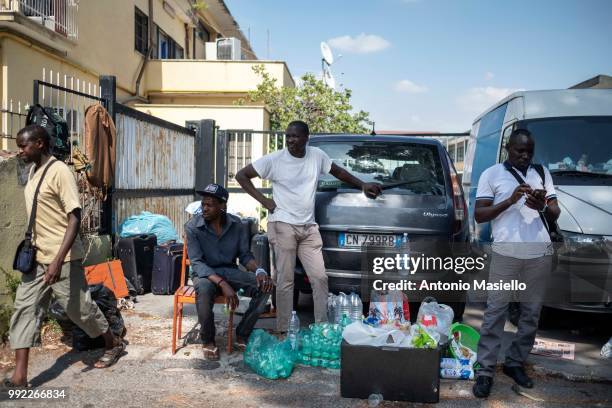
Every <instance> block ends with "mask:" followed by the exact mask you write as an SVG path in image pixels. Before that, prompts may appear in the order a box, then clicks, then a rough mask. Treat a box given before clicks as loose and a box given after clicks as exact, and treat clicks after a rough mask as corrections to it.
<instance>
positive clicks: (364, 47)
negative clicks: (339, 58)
mask: <svg viewBox="0 0 612 408" xmlns="http://www.w3.org/2000/svg"><path fill="white" fill-rule="evenodd" d="M328 43H329V45H331V46H332V47H333V48H335V49H337V50H340V51H343V52H348V53H354V54H369V53H372V52H378V51H382V50H384V49H386V48H389V47H390V46H391V43H390V42H389V41H387V40H385V39H384V38H382V37H381V36H379V35H374V34H365V33H361V34H359V35H357V36H355V37H351V36H350V35H343V36H341V37H335V38H331V39H330V40H328Z"/></svg>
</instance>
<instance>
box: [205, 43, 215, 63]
mask: <svg viewBox="0 0 612 408" xmlns="http://www.w3.org/2000/svg"><path fill="white" fill-rule="evenodd" d="M204 52H205V53H206V54H205V56H204V58H205V59H207V60H216V59H217V43H216V42H207V43H204Z"/></svg>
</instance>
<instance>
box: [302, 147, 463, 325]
mask: <svg viewBox="0 0 612 408" xmlns="http://www.w3.org/2000/svg"><path fill="white" fill-rule="evenodd" d="M309 145H310V146H314V147H318V148H320V149H321V150H323V151H324V152H325V153H327V155H328V156H329V157H330V158H331V159H332V161H333V162H334V163H336V164H337V165H339V166H342V167H343V168H345V169H346V170H348V171H350V172H351V173H352V174H353V175H355V176H356V177H358V178H360V179H361V180H363V181H365V182H377V183H380V184H382V186H383V194H382V195H381V196H379V197H378V198H376V199H369V198H367V197H366V196H365V195H364V194H363V193H362V192H361V191H359V190H357V189H355V188H353V187H351V186H349V185H346V184H344V183H342V182H341V181H339V180H337V179H336V178H334V177H333V176H331V175H325V176H322V177H321V178H320V179H319V184H318V189H317V195H316V207H315V217H316V221H317V223H318V224H319V228H320V231H321V237H322V239H323V257H324V260H325V266H326V269H327V274H328V277H329V289H330V291H331V292H335V293H337V292H340V291H343V292H347V293H348V292H351V291H355V292H357V293H361V292H362V287H363V288H367V287H366V286H363V285H362V284H363V274H364V272H362V271H363V269H364V267H363V266H362V264H363V262H364V251H381V253H385V254H391V255H392V254H393V253H405V252H407V251H406V248H409V251H410V256H411V257H412V256H416V255H418V254H417V253H415V252H414V251H415V248H418V247H419V245H418V244H419V243H424V242H425V243H427V242H430V243H431V246H436V245H439V244H440V243H445V244H446V245H448V244H451V245H452V244H453V243H457V244H464V243H467V242H468V225H467V208H466V205H465V201H464V198H463V191H462V189H461V183H460V180H459V179H458V176H457V172H456V171H455V168H454V166H453V163H452V161H451V159H450V157H449V156H448V154H447V152H446V150H445V149H444V147H443V146H442V144H441V143H440V142H439V141H437V140H434V139H429V138H424V137H408V136H379V135H316V136H311V138H310V142H309ZM460 246H461V245H460ZM429 255H431V253H430V254H429ZM388 256H390V255H388ZM366 273H367V272H366ZM447 275H448V276H446V277H443V279H445V280H456V279H457V275H456V274H455V273H454V271H451V272H449V273H447ZM435 276H436V277H440V275H439V274H438V275H435ZM384 278H385V280H386V281H393V280H396V281H399V280H401V279H408V280H413V281H417V282H420V281H422V280H423V279H432V275H431V274H427V273H425V272H423V273H420V272H416V273H414V274H409V275H406V274H405V273H403V274H400V273H397V272H396V273H391V274H386V275H385V276H384ZM436 279H437V278H436ZM300 281H303V280H302V279H296V283H298V282H300ZM298 285H299V283H298ZM364 290H365V289H364ZM424 295H426V294H425V293H422V292H419V293H412V292H411V293H409V295H408V296H409V300H410V301H419V300H421V299H419V298H417V297H419V296H424ZM362 297H364V294H362ZM444 303H448V304H450V305H451V306H452V307H453V309H455V314H456V317H458V318H459V317H460V316H461V315H462V314H463V307H464V305H463V303H462V302H457V304H451V302H444Z"/></svg>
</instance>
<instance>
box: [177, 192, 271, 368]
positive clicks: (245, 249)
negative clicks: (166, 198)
mask: <svg viewBox="0 0 612 408" xmlns="http://www.w3.org/2000/svg"><path fill="white" fill-rule="evenodd" d="M198 194H201V195H202V213H201V214H198V215H196V216H194V217H193V218H192V219H191V220H189V221H188V222H187V224H185V232H186V235H187V254H188V256H189V260H190V262H191V278H192V280H193V285H194V287H195V290H196V309H197V312H198V321H199V323H200V336H201V338H202V344H203V346H202V347H203V352H204V358H205V359H207V360H218V359H219V349H218V348H217V346H216V345H215V321H214V315H213V306H214V300H215V296H216V295H217V294H223V296H225V297H226V298H227V300H228V306H229V307H230V308H232V309H233V308H235V307H237V306H238V296H237V295H236V291H238V290H240V289H242V290H244V293H245V295H246V296H248V297H250V298H251V303H250V304H249V307H248V309H247V311H246V312H245V313H244V316H243V317H242V320H241V321H240V323H239V324H238V326H237V327H236V343H237V346H239V347H244V346H245V345H246V341H247V340H248V338H249V335H250V334H251V331H252V330H253V327H254V326H255V323H256V322H257V319H258V318H259V315H260V314H261V313H262V312H263V311H264V309H265V306H266V303H267V301H268V297H269V296H270V292H271V291H272V281H271V280H270V278H269V276H268V273H267V272H266V271H265V270H264V269H262V268H259V267H258V266H257V263H256V262H255V257H254V256H253V254H252V253H251V251H250V239H249V232H248V228H247V226H246V225H245V224H243V223H242V222H241V220H240V218H238V217H236V216H235V215H232V214H228V213H227V212H226V205H227V200H228V197H229V194H228V192H227V190H226V189H225V188H223V187H222V186H220V185H218V184H209V185H208V186H206V188H205V189H204V190H203V191H198ZM236 259H238V260H239V261H240V264H242V265H243V266H244V267H245V268H246V269H247V271H248V272H244V271H241V270H239V269H238V265H237V264H236ZM229 330H232V328H231V327H230V328H229Z"/></svg>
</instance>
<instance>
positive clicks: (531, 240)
mask: <svg viewBox="0 0 612 408" xmlns="http://www.w3.org/2000/svg"><path fill="white" fill-rule="evenodd" d="M515 170H516V172H517V173H518V174H519V175H520V176H521V177H522V178H523V180H525V182H526V183H527V184H529V185H530V186H531V188H533V189H534V190H535V189H542V188H544V189H546V199H547V200H548V199H552V198H556V196H557V195H556V193H555V187H554V185H553V181H552V176H551V175H550V172H549V171H548V169H546V168H544V178H545V182H544V183H542V178H541V177H540V175H539V174H538V172H537V171H536V170H535V169H534V168H533V166H529V169H527V176H525V175H523V173H521V171H520V170H518V169H516V168H515ZM518 185H519V183H518V181H517V180H516V179H515V178H514V176H512V174H511V173H510V172H509V171H508V170H506V168H505V167H504V165H503V163H499V164H496V165H494V166H491V167H489V168H488V169H486V170H485V171H484V172H483V173H482V175H481V176H480V180H478V190H477V191H476V200H493V205H496V204H498V203H500V202H502V201H504V200H506V199H507V198H509V197H510V196H511V195H512V193H513V192H514V190H515V189H516V187H518ZM525 200H526V199H525V197H523V198H521V199H520V200H519V201H517V202H516V203H514V204H512V205H511V206H510V207H508V208H507V209H506V210H505V211H504V212H502V213H501V214H500V215H498V216H497V217H496V218H494V219H493V220H492V221H491V229H492V230H493V243H492V245H491V247H492V250H493V251H494V252H496V253H498V254H500V255H505V256H511V257H514V258H519V259H532V258H537V257H540V256H544V255H551V254H552V252H553V251H552V244H551V242H550V236H549V235H548V231H546V227H545V226H544V223H543V222H542V220H541V219H540V215H539V214H538V211H536V210H532V209H531V208H529V207H527V206H526V205H525Z"/></svg>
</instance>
